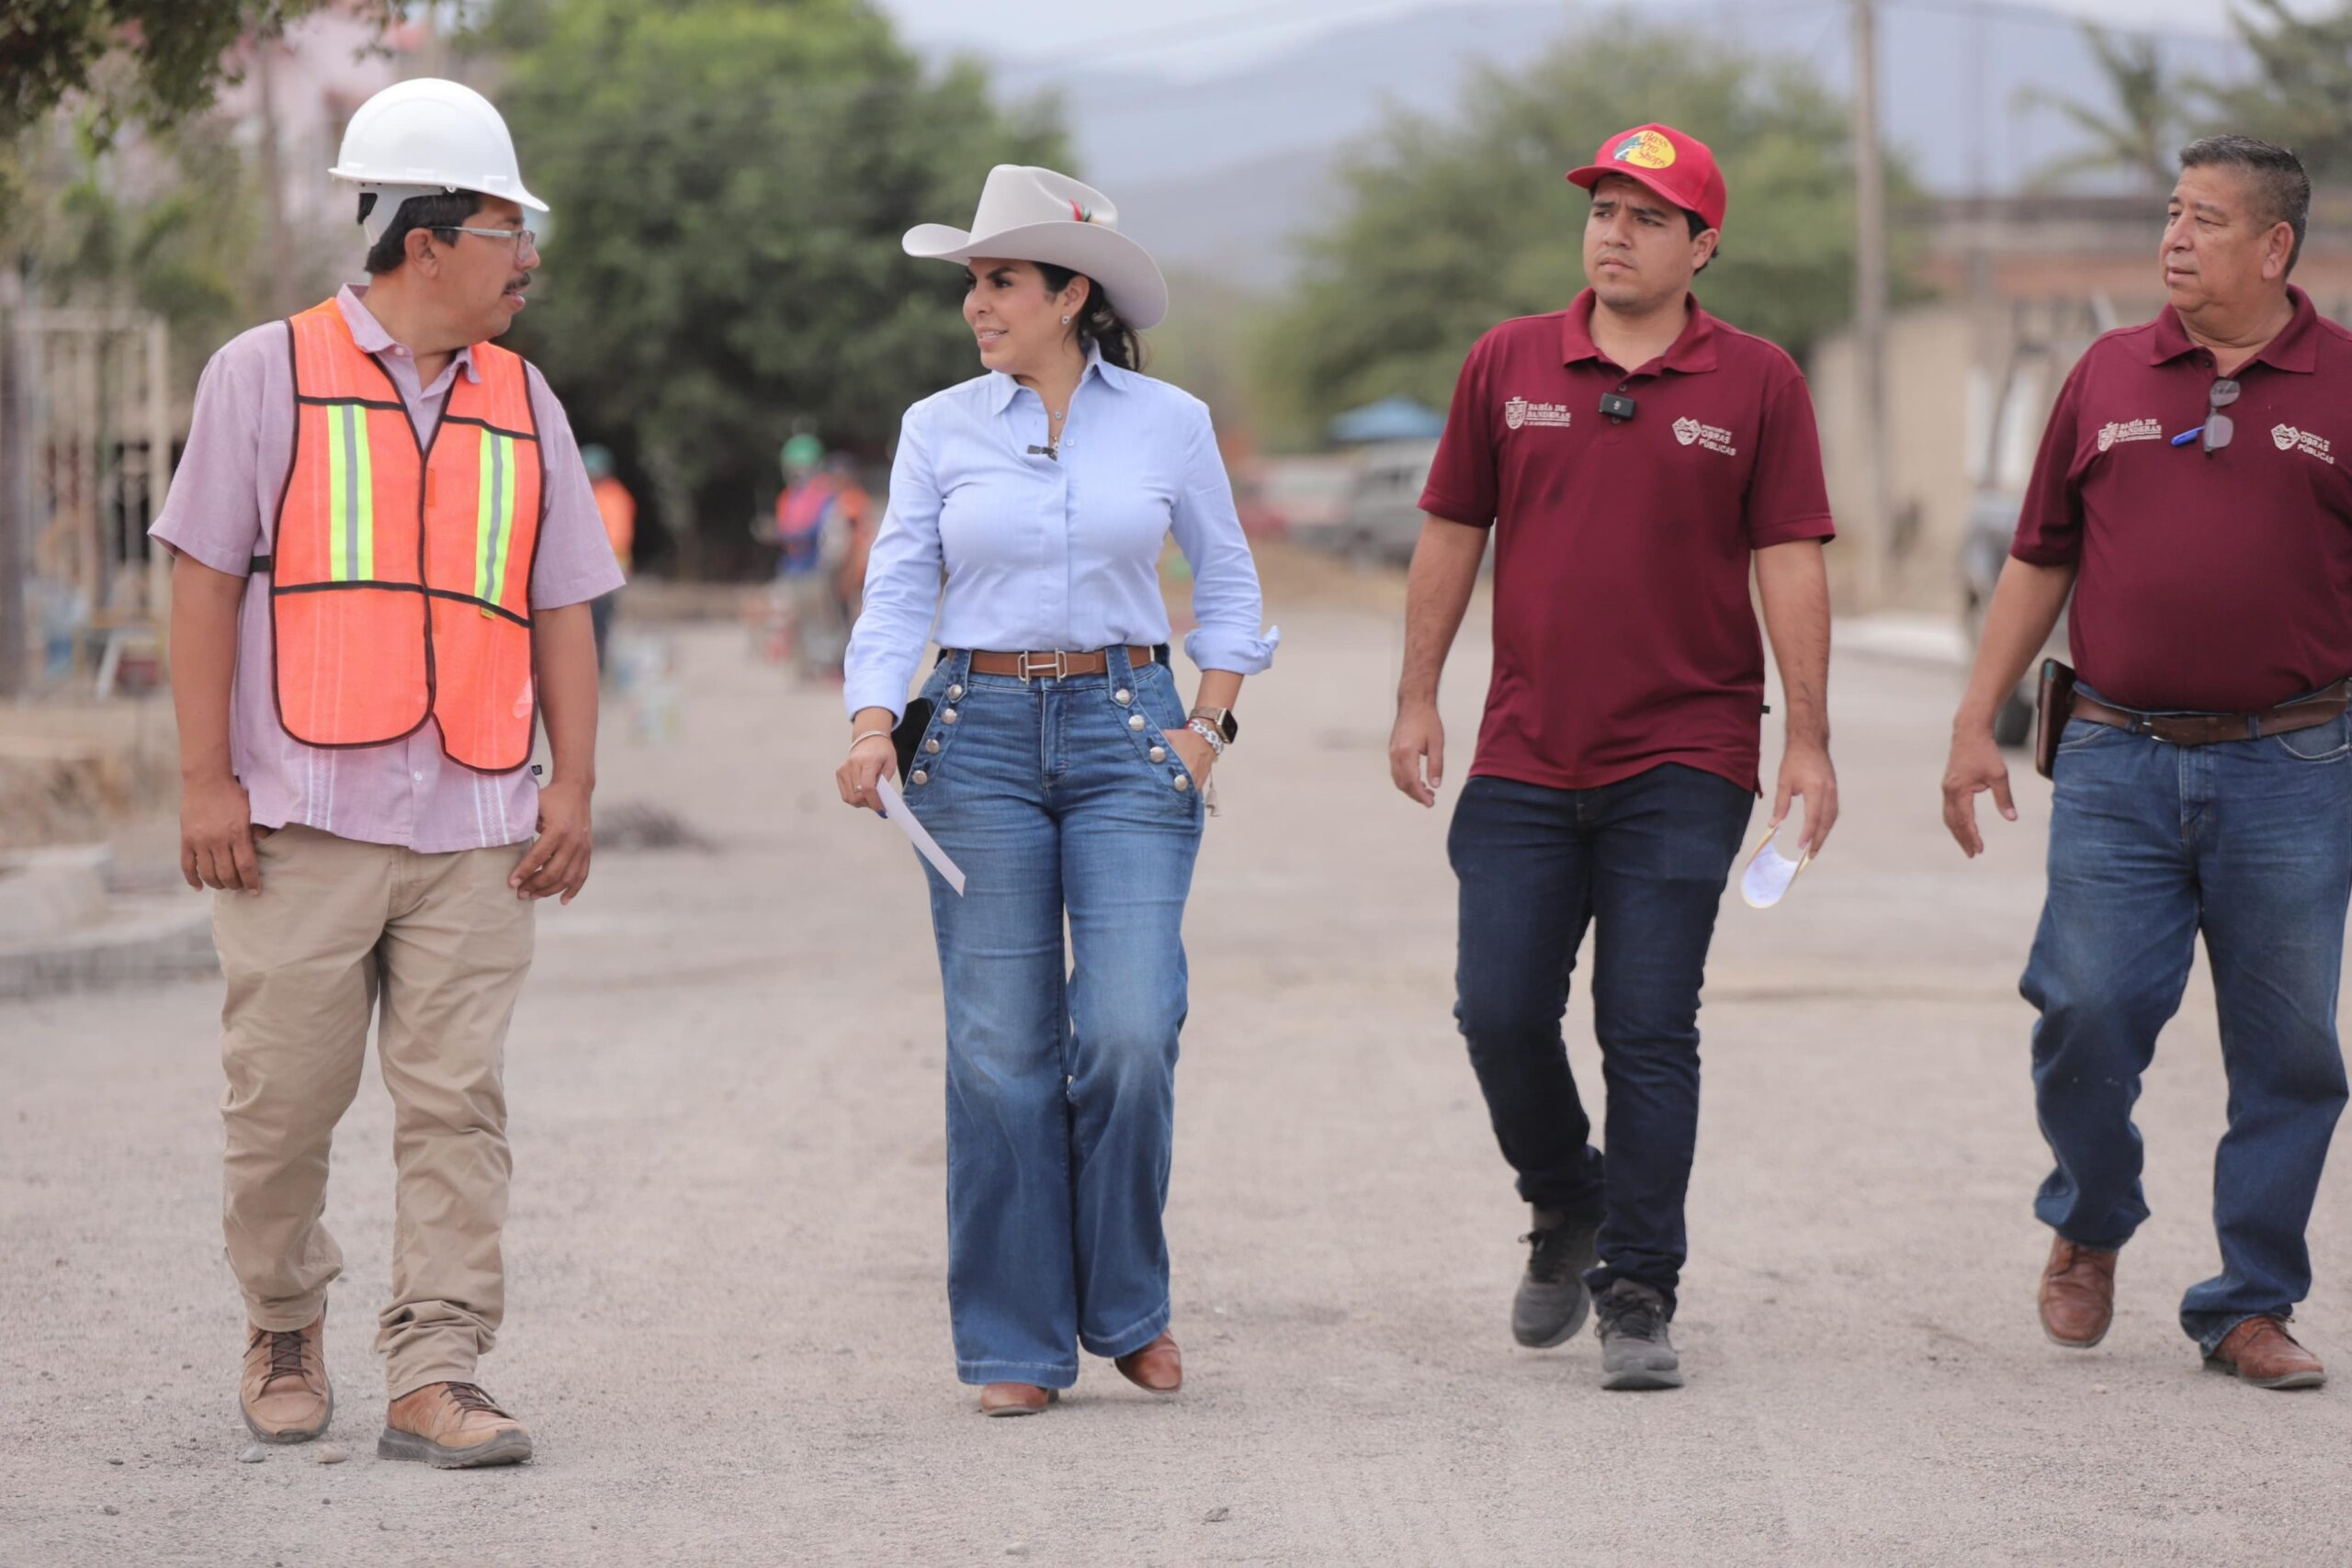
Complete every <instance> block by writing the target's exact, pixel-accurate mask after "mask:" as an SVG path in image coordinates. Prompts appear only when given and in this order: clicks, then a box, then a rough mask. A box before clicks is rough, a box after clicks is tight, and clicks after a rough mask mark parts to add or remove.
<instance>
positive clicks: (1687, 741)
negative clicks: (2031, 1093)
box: [1389, 125, 1837, 1389]
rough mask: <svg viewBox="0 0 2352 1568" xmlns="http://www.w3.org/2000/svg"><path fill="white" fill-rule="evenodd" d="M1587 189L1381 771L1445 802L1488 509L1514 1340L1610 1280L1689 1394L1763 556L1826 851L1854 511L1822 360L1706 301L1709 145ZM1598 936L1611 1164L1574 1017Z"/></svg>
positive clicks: (1444, 464) (1438, 574)
mask: <svg viewBox="0 0 2352 1568" xmlns="http://www.w3.org/2000/svg"><path fill="white" fill-rule="evenodd" d="M1568 178H1569V179H1570V180H1571V181H1572V182H1574V183H1575V184H1577V185H1578V186H1583V187H1584V188H1586V189H1588V190H1589V191H1591V193H1592V206H1591V209H1590V212H1589V216H1588V217H1587V219H1586V221H1585V230H1584V264H1585V276H1586V278H1587V280H1588V281H1589V284H1590V285H1591V287H1590V288H1588V289H1586V290H1585V292H1583V293H1582V294H1579V295H1578V296H1577V298H1576V299H1575V300H1574V301H1573V302H1571V303H1570V305H1569V306H1568V308H1567V309H1566V310H1560V311H1555V312H1554V313H1552V314H1550V315H1544V316H1530V317H1525V318H1522V319H1521V320H1518V321H1506V322H1504V323H1503V324H1502V325H1500V326H1498V327H1497V328H1495V329H1494V330H1493V331H1491V332H1489V333H1487V335H1486V336H1485V337H1483V338H1481V339H1480V340H1479V341H1478V344H1477V346H1476V347H1475V348H1473V349H1472V350H1471V352H1470V357H1469V360H1468V362H1467V363H1466V364H1464V367H1463V369H1462V376H1461V379H1460V381H1459V382H1458V383H1457V384H1456V386H1455V389H1454V394H1453V412H1452V414H1451V416H1450V418H1449V420H1448V422H1447V425H1446V431H1445V435H1444V438H1443V440H1442V442H1441V443H1440V445H1439V448H1438V454H1437V458H1436V461H1435V463H1434V464H1433V465H1432V467H1431V468H1430V479H1429V486H1428V489H1427V490H1426V491H1424V492H1423V494H1422V497H1421V509H1422V511H1424V512H1425V513H1428V514H1429V520H1428V522H1427V523H1426V524H1425V525H1424V526H1423V528H1422V533H1421V539H1420V544H1419V548H1418V549H1417V550H1416V551H1415V553H1414V557H1413V570H1412V581H1411V587H1410V590H1409V596H1408V605H1407V610H1406V653H1405V671H1404V678H1403V681H1402V682H1401V683H1400V685H1399V687H1398V691H1397V728H1396V733H1395V735H1394V737H1393V739H1391V741H1390V744H1389V763H1390V769H1391V773H1392V776H1393V778H1394V780H1395V782H1396V784H1397V788H1398V789H1400V790H1402V791H1404V792H1405V793H1406V794H1407V795H1410V796H1411V797H1413V798H1414V799H1415V800H1417V801H1419V802H1420V803H1421V804H1422V805H1424V806H1429V805H1432V804H1434V802H1435V799H1436V789H1437V786H1438V784H1439V783H1440V781H1441V778H1442V773H1443V770H1444V746H1445V736H1444V729H1443V727H1442V725H1441V724H1440V722H1439V719H1438V710H1437V690H1438V675H1439V671H1441V670H1442V667H1443V665H1444V662H1445V655H1446V652H1447V650H1448V649H1449V648H1450V647H1451V646H1452V644H1453V637H1454V633H1455V632H1456V631H1457V630H1458V629H1459V628H1460V626H1461V622H1462V615H1463V612H1464V607H1465V606H1466V605H1467V604H1468V603H1469V599H1470V592H1471V588H1472V585H1473V583H1474V582H1475V581H1476V576H1477V571H1478V565H1479V561H1480V559H1481V558H1482V557H1483V556H1484V554H1485V551H1486V547H1487V534H1488V532H1489V531H1490V530H1491V531H1492V533H1493V535H1494V536H1495V615H1494V638H1495V662H1494V679H1493V683H1492V685H1491V686H1490V688H1489V689H1488V692H1487V713H1486V722H1485V725H1484V727H1483V728H1482V729H1481V730H1480V733H1479V737H1478V751H1477V758H1476V761H1475V762H1474V763H1473V764H1472V766H1471V770H1470V772H1471V777H1470V781H1469V783H1468V784H1466V785H1465V786H1464V789H1463V792H1462V798H1461V803H1460V805H1459V806H1458V807H1456V808H1455V811H1454V816H1453V829H1452V833H1451V837H1450V840H1449V849H1450V853H1451V856H1452V859H1453V868H1454V871H1455V873H1456V874H1457V875H1458V877H1459V878H1460V882H1461V913H1460V933H1459V934H1460V948H1459V963H1458V968H1457V971H1456V988H1457V992H1458V997H1457V1001H1456V1005H1455V1017H1456V1018H1457V1020H1458V1021H1459V1022H1460V1025H1461V1029H1462V1033H1463V1035H1464V1039H1465V1040H1466V1041H1467V1043H1468V1045H1469V1051H1470V1059H1471V1063H1472V1065H1473V1066H1474V1067H1475V1068H1476V1071H1477V1074H1478V1081H1479V1086H1480V1088H1481V1089H1483V1090H1484V1091H1485V1094H1486V1098H1487V1111H1488V1112H1489V1113H1490V1115H1491V1117H1492V1119H1493V1122H1494V1127H1495V1132H1496V1135H1497V1137H1498V1140H1499V1141H1500V1143H1501V1145H1502V1151H1503V1156H1504V1158H1505V1159H1507V1160H1508V1161H1509V1162H1510V1165H1511V1167H1512V1168H1514V1169H1515V1170H1516V1171H1517V1172H1518V1174H1519V1191H1520V1195H1521V1197H1523V1198H1525V1199H1526V1200H1527V1201H1528V1202H1529V1203H1530V1204H1531V1205H1532V1208H1533V1210H1534V1228H1533V1230H1532V1233H1531V1234H1530V1235H1528V1237H1527V1238H1526V1239H1527V1240H1528V1242H1529V1243H1530V1245H1531V1247H1532V1253H1531V1256H1530V1258H1529V1261H1528V1266H1527V1270H1526V1273H1525V1276H1524V1277H1523V1278H1522V1279H1521V1281H1520V1286H1519V1291H1518V1294H1517V1296H1516V1298H1515V1299H1514V1302H1513V1305H1512V1314H1511V1328H1512V1333H1513V1334H1514V1336H1515V1337H1517V1338H1518V1340H1519V1342H1520V1343H1521V1344H1522V1345H1528V1346H1532V1347H1539V1348H1540V1347H1548V1346H1554V1345H1558V1344H1562V1343H1564V1342H1565V1341H1566V1340H1567V1339H1568V1337H1570V1336H1572V1335H1574V1334H1575V1333H1576V1332H1577V1329H1578V1328H1579V1327H1580V1326H1582V1325H1583V1323H1584V1320H1585V1317H1586V1315H1587V1314H1588V1313H1589V1312H1590V1311H1591V1310H1592V1308H1593V1305H1594V1303H1595V1301H1596V1300H1597V1301H1598V1303H1599V1315H1600V1340H1601V1366H1602V1378H1601V1382H1602V1386H1604V1387H1607V1388H1623V1389H1646V1388H1671V1387H1676V1386H1679V1384H1680V1383H1681V1382H1682V1372H1681V1368H1680V1361H1679V1357H1678V1356H1677V1354H1676V1352H1675V1350H1674V1347H1673V1343H1672V1339H1671V1337H1670V1335H1669V1334H1668V1322H1669V1320H1670V1319H1671V1318H1672V1317H1673V1315H1674V1308H1675V1300H1676V1291H1677V1287H1678V1285H1679V1280H1680V1273H1681V1267H1682V1263H1683V1258H1684V1255H1685V1252H1686V1250H1687V1243H1686V1239H1685V1235H1684V1225H1683V1196H1684V1192H1685V1190H1686V1189H1687V1187H1688V1185H1689V1182H1690V1176H1691V1157H1692V1154H1693V1151H1694V1149H1695V1147H1696V1142H1697V1137H1698V1122H1699V1031H1698V1011H1699V988H1700V984H1701V981H1702V978H1703V977H1704V972H1705V967H1706V956H1707V948H1708V944H1709V942H1710V941H1711V939H1712V937H1713V931H1714V921H1715V908H1716V905H1717V903H1718V902H1719V901H1720V899H1721V897H1722V894H1723V889H1724V881H1725V879H1726V877H1727V876H1728V874H1729V873H1730V869H1731V865H1732V863H1733V861H1734V860H1735V859H1736V856H1737V855H1738V852H1739V850H1740V847H1741V842H1742V840H1743V839H1744V838H1745V837H1746V834H1747V820H1748V814H1749V811H1750V808H1751V807H1752V806H1753V804H1754V798H1755V795H1756V794H1757V787H1758V756H1759V752H1760V749H1761V728H1762V715H1763V713H1764V649H1763V645H1762V642H1761V640H1760V639H1759V638H1758V635H1757V626H1756V615H1755V612H1754V610H1753V609H1752V608H1750V604H1749V600H1748V573H1749V570H1750V566H1751V563H1752V564H1753V567H1754V570H1755V573H1756V578H1757V581H1758V583H1759V585H1760V586H1761V589H1762V592H1763V601H1764V618H1765V622H1766V625H1767V626H1769V627H1770V632H1771V638H1772V646H1773V649H1774V651H1775V653H1776V654H1777V656H1778V658H1779V661H1780V666H1781V681H1782V683H1783V685H1784V686H1785V688H1786V690H1787V701H1788V706H1789V714H1788V746H1787V749H1786V753H1785V755H1784V758H1783V760H1782V762H1781V773H1780V780H1779V788H1778V791H1777V798H1776V802H1775V807H1774V813H1773V818H1772V820H1773V823H1774V825H1775V826H1778V824H1779V823H1780V821H1781V818H1783V817H1784V816H1785V815H1786V814H1787V812H1788V809H1789V806H1790V802H1791V801H1792V799H1793V798H1794V797H1795V796H1798V795H1803V796H1804V801H1805V817H1806V820H1805V828H1804V841H1805V844H1806V846H1807V847H1809V848H1811V849H1815V850H1817V849H1818V848H1820V846H1821V844H1822V842H1823V840H1826V838H1827V837H1828V834H1829V829H1830V826H1831V824H1832V823H1833V822H1834V821H1835V819H1836V817H1837V781H1836V775H1835V773H1833V771H1832V770H1831V767H1830V762H1829V747H1828V740H1829V727H1828V716H1827V709H1826V689H1827V684H1828V657H1829V594H1828V587H1827V581H1826V574H1825V572H1824V570H1823V562H1822V543H1823V541H1824V540H1826V539H1827V538H1828V537H1829V536H1830V533H1831V528H1830V520H1829V503H1828V500H1827V497H1826V490H1825V487H1824V485H1823V481H1822V473H1821V456H1820V448H1819V443H1818V439H1817V437H1816V435H1815V429H1814V420H1813V405H1812V401H1811V400H1810V398H1809V397H1808V396H1807V394H1806V391H1805V385H1804V377H1803V376H1801V375H1800V374H1799V373H1798V371H1797V367H1796V366H1795V365H1794V364H1792V362H1791V361H1790V359H1789V356H1788V355H1786V354H1784V353H1782V352H1781V350H1780V349H1779V348H1776V347H1774V346H1773V345H1772V344H1769V343H1766V342H1765V341H1763V340H1762V339H1760V338H1756V337H1751V336H1749V335H1747V333H1742V332H1739V331H1736V329H1734V328H1732V327H1731V326H1729V325H1727V324H1725V323H1724V322H1722V321H1717V320H1715V319H1714V318H1713V317H1712V316H1710V315H1708V314H1707V312H1706V311H1704V310H1702V309H1700V307H1699V304H1698V301H1697V300H1696V299H1693V298H1692V297H1691V292H1690V289H1691V279H1692V278H1693V277H1694V276H1696V275H1697V274H1698V273H1699V272H1700V271H1701V270H1702V269H1703V268H1704V267H1705V266H1706V265H1707V263H1708V262H1709V260H1710V259H1711V258H1712V257H1713V255H1714V254H1715V247H1716V243H1717V241H1718V239H1719V238H1720V236H1721V232H1722V229H1723V222H1724V206H1725V191H1724V180H1723V176H1722V175H1721V174H1720V173H1718V172H1717V170H1716V167H1715V162H1714V158H1713V154H1712V153H1711V152H1709V151H1708V149H1707V147H1706V145H1705V144H1704V143H1702V142H1701V141H1698V140H1697V139H1695V138H1693V137H1691V136H1688V135H1685V134H1684V133H1683V132H1681V131H1679V130H1675V129H1673V128H1672V127H1670V126H1663V125H1646V126H1639V127H1636V128H1635V129H1634V130H1628V131H1624V132H1622V133H1620V134H1619V135H1616V136H1612V137H1611V138H1610V139H1609V140H1608V141H1605V142H1603V143H1602V144H1601V147H1600V152H1599V153H1598V155H1596V157H1595V158H1594V160H1593V162H1592V164H1589V166H1587V167H1584V168H1580V169H1578V170H1577V171H1576V172H1574V173H1573V174H1571V175H1568ZM1588 926H1589V927H1592V928H1594V930H1595V931H1596V936H1595V945H1594V973H1593V977H1592V987H1593V1008H1594V1022H1595V1028H1596V1032H1597V1033H1598V1035H1599V1037H1600V1050H1601V1074H1602V1077H1603V1079H1604V1080H1605V1082H1606V1083H1607V1085H1608V1091H1609V1104H1608V1133H1607V1143H1608V1156H1607V1166H1606V1173H1605V1179H1604V1170H1603V1164H1602V1156H1601V1153H1600V1151H1599V1150H1597V1149H1595V1148H1593V1147H1591V1146H1590V1144H1589V1135H1590V1132H1591V1122H1590V1119H1589V1116H1588V1115H1587V1113H1586V1111H1585V1109H1584V1106H1583V1103H1582V1101H1581V1100H1579V1098H1578V1096H1577V1086H1576V1083H1575V1081H1574V1080H1573V1079H1572V1078H1571V1077H1569V1073H1568V1061H1567V1050H1566V1043H1565V1041H1564V1040H1563V1038H1562V1036H1561V1031H1560V1021H1561V1018H1562V1016H1563V1013H1564V1011H1565V1010H1566V1002H1567V991H1568V974H1569V970H1570V968H1571V967H1572V965H1573V964H1574V963H1575V961H1576V954H1577V945H1578V944H1579V943H1580V942H1582V941H1583V938H1584V933H1585V931H1586V929H1587V927H1588Z"/></svg>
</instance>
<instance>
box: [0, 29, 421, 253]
mask: <svg viewBox="0 0 2352 1568" xmlns="http://www.w3.org/2000/svg"><path fill="white" fill-rule="evenodd" d="M327 3H328V0H0V148H6V147H9V146H12V145H13V144H15V143H16V142H17V140H18V138H19V137H21V136H23V135H24V134H25V133H26V132H27V131H28V130H31V129H32V128H34V127H35V126H37V125H39V124H40V122H41V121H42V120H43V119H45V118H48V116H49V115H50V113H51V111H52V110H54V109H56V108H57V107H60V106H61V105H63V104H66V103H69V102H72V103H74V104H77V105H78V106H79V107H82V108H83V109H84V110H85V114H84V117H83V118H84V130H85V134H87V135H88V136H89V137H91V138H92V140H93V141H96V143H97V144H98V145H100V146H101V147H103V146H104V144H105V143H106V142H107V141H110V140H111V139H112V138H113V136H114V134H115V133H116V131H118V130H120V129H121V128H122V127H123V126H125V125H130V124H144V125H152V126H156V127H166V126H171V125H175V124H177V123H179V122H180V121H181V120H183V119H185V118H187V117H188V116H190V115H192V114H195V113H197V112H198V111H199V110H201V109H204V108H206V107H209V105H210V104H211V102H212V97H213V95H214V93H216V92H217V91H219V89H220V85H221V83H222V81H223V80H224V79H226V78H227V77H228V76H229V75H230V74H231V73H232V51H233V50H234V48H235V46H236V45H237V43H238V42H239V41H240V40H241V39H246V38H249V37H259V38H275V37H276V36H277V34H279V33H281V32H283V31H284V30H285V28H286V24H287V23H288V22H290V21H293V20H295V19H296V18H298V17H304V16H307V15H309V14H310V13H311V12H312V11H315V10H317V9H318V8H319V7H320V6H322V5H325V4H327ZM356 3H357V8H358V10H359V11H360V12H361V13H362V14H363V15H365V16H368V17H372V18H373V19H374V20H375V21H376V22H377V23H378V25H379V26H381V25H383V24H384V23H387V22H389V21H390V20H391V18H392V17H393V16H394V15H396V14H397V12H398V10H399V0H356ZM8 175H9V170H8V167H7V164H6V162H5V161H0V214H5V213H6V209H7V207H8V205H9V198H10V187H11V186H12V185H13V183H14V182H12V181H11V180H10V179H9V177H8Z"/></svg>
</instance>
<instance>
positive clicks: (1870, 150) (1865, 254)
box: [1853, 0, 1894, 610]
mask: <svg viewBox="0 0 2352 1568" xmlns="http://www.w3.org/2000/svg"><path fill="white" fill-rule="evenodd" d="M1853 6H1854V129H1853V139H1854V187H1855V188H1854V220H1855V226H1856V233H1855V236H1854V348H1855V353H1856V355H1857V356H1858V357H1859V358H1860V362H1861V390H1862V407H1861V421H1860V428H1861V437H1862V474H1863V476H1864V478H1863V502H1864V504H1865V505H1866V506H1867V507H1868V508H1869V515H1868V516H1867V517H1866V518H1865V519H1864V524H1865V526H1864V528H1863V530H1862V538H1861V544H1862V548H1861V551H1860V555H1861V572H1860V580H1859V581H1858V582H1857V583H1856V587H1857V589H1858V591H1859V592H1858V597H1859V598H1860V601H1861V605H1862V608H1864V609H1872V610H1874V609H1878V608H1880V607H1882V606H1883V603H1884V601H1885V598H1886V593H1887V588H1888V579H1889V577H1890V576H1891V575H1892V574H1891V572H1890V570H1889V567H1890V560H1889V558H1890V556H1891V554H1892V547H1893V543H1894V539H1893V534H1894V494H1893V486H1892V483H1891V481H1890V478H1889V471H1888V463H1889V459H1890V457H1891V454H1890V453H1889V452H1888V450H1887V445H1888V437H1887V425H1888V421H1887V406H1886V167H1885V164H1884V162H1883V160H1882V159H1881V157H1880V155H1879V121H1878V6H1877V4H1876V0H1853Z"/></svg>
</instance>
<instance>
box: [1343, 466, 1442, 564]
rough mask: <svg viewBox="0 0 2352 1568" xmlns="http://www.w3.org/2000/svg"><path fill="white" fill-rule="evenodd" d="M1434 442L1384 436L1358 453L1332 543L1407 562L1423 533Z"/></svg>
mask: <svg viewBox="0 0 2352 1568" xmlns="http://www.w3.org/2000/svg"><path fill="white" fill-rule="evenodd" d="M1436 456H1437V443H1436V442H1434V441H1384V442H1380V443H1378V444H1376V445H1374V446H1364V447H1362V448H1360V449H1359V451H1358V453H1357V462H1356V472H1355V481H1354V482H1353V483H1352V484H1351V485H1350V486H1349V487H1348V496H1347V503H1346V505H1345V507H1344V508H1343V509H1342V511H1341V513H1340V521H1339V522H1338V523H1337V524H1336V525H1334V526H1333V529H1332V536H1331V541H1330V542H1331V545H1332V547H1333V548H1335V549H1337V550H1338V551H1340V553H1341V554H1343V555H1345V556H1347V557H1348V558H1350V559H1351V560H1359V561H1366V562H1374V563H1378V564H1381V565H1389V566H1402V565H1404V564H1406V563H1407V562H1408V561H1410V560H1411V559H1412V558H1413V547H1414V545H1415V544H1417V543H1418V542H1419V539H1420V536H1421V490H1422V487H1423V486H1425V485H1427V484H1428V483H1429V478H1430V461H1431V459H1433V458H1435V457H1436Z"/></svg>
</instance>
